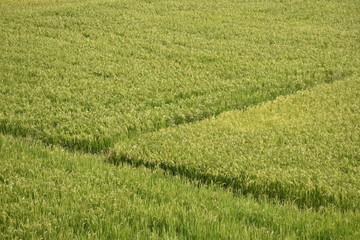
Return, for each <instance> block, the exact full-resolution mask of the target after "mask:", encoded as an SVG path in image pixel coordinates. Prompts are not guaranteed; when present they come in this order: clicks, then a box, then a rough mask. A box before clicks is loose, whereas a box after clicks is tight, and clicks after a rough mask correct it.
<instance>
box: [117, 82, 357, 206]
mask: <svg viewBox="0 0 360 240" xmlns="http://www.w3.org/2000/svg"><path fill="white" fill-rule="evenodd" d="M359 146H360V80H359V78H358V77H353V78H351V79H348V80H346V81H340V82H335V83H332V84H325V85H321V86H317V87H314V88H313V89H311V90H308V91H302V92H298V93H297V94H294V95H291V96H286V97H279V98H277V99H276V100H274V101H273V102H268V103H265V104H261V105H258V106H255V107H251V108H249V109H247V110H244V111H230V112H226V113H224V114H221V115H220V116H218V117H216V118H212V119H208V120H204V121H201V122H199V123H196V124H190V125H183V126H179V127H174V128H167V129H164V130H160V131H158V132H154V133H149V134H144V135H142V136H140V137H139V138H136V139H132V140H129V141H128V142H121V143H119V144H118V145H117V146H115V148H114V149H113V150H112V155H111V157H110V158H111V160H112V161H114V162H115V163H119V162H121V161H125V162H130V163H133V164H137V165H146V166H150V167H154V166H159V167H161V168H163V169H167V170H169V171H171V172H173V173H177V174H182V175H185V176H188V177H190V178H194V179H198V180H202V181H205V182H218V183H220V184H222V185H225V186H228V187H231V188H233V189H235V190H238V191H240V192H242V193H246V194H251V195H254V196H267V197H269V198H270V199H277V200H291V201H293V202H294V203H296V204H298V205H299V206H303V207H314V208H320V207H322V206H328V205H334V206H336V207H338V208H340V209H359V207H360V204H359V203H360V202H359V199H360V184H359V183H360V165H359V159H360V148H359Z"/></svg>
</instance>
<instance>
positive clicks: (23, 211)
mask: <svg viewBox="0 0 360 240" xmlns="http://www.w3.org/2000/svg"><path fill="white" fill-rule="evenodd" d="M0 163H1V168H0V196H1V197H0V238H1V239H39V238H43V239H331V238H333V239H357V238H359V237H360V232H359V226H360V218H359V213H358V212H341V211H338V210H336V209H334V208H326V209H323V210H322V211H321V212H314V211H311V210H300V209H298V208H297V207H296V206H295V205H293V204H291V203H285V204H284V205H276V204H272V203H269V202H267V201H256V200H254V199H252V198H249V197H246V198H245V197H243V196H238V197H234V196H233V194H232V193H231V192H229V191H225V190H223V189H220V188H219V187H216V186H214V185H207V186H203V185H202V184H200V183H198V182H194V181H189V180H187V179H186V178H181V177H174V176H172V175H169V174H167V173H166V172H164V171H162V170H160V169H157V170H149V169H146V168H142V167H140V168H134V167H131V166H128V165H124V166H119V167H114V166H113V165H111V164H106V163H104V159H103V157H99V156H93V155H84V154H79V153H68V152H66V151H64V149H61V148H58V147H53V148H45V147H44V146H42V144H39V143H37V144H34V143H31V141H30V142H29V141H22V140H19V139H14V138H12V137H8V136H2V135H0Z"/></svg>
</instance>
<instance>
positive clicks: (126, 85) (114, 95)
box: [0, 0, 360, 152]
mask: <svg viewBox="0 0 360 240" xmlns="http://www.w3.org/2000/svg"><path fill="white" fill-rule="evenodd" d="M358 10H359V2H358V1H314V2H308V1H286V2H283V1H231V0H212V1H204V0H199V1H192V0H191V1H190V0H185V1H170V0H166V1H133V0H131V1H130V0H119V1H113V0H101V1H100V0H91V1H67V0H63V1H50V0H43V1H6V0H2V1H0V42H1V44H0V84H1V88H0V131H1V132H2V133H7V134H13V135H18V136H31V137H33V138H35V139H40V140H42V141H43V142H45V143H50V144H51V143H56V144H61V145H62V146H66V147H69V148H71V149H81V150H84V151H88V152H99V151H101V150H103V149H106V148H108V147H110V146H112V145H113V143H114V142H116V141H119V140H120V141H122V140H124V139H126V138H127V137H129V136H132V135H136V134H138V133H143V132H149V131H154V130H157V129H161V128H164V127H169V126H174V125H178V124H181V123H188V122H194V121H197V120H201V119H204V118H206V117H209V116H213V115H217V114H219V113H221V112H223V111H226V110H231V109H242V108H244V107H247V106H250V105H254V104H258V103H261V102H264V101H268V100H271V99H274V98H275V97H276V96H279V95H284V94H290V93H293V92H295V91H297V90H301V89H306V88H309V87H312V86H314V85H316V84H319V83H324V82H333V81H336V80H341V79H343V78H344V77H347V76H349V75H351V74H352V73H354V72H356V71H357V70H358V67H359V59H360V57H359V52H360V51H359V30H358V29H359V28H358V26H359V23H360V21H359V14H358V13H359V11H358Z"/></svg>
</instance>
